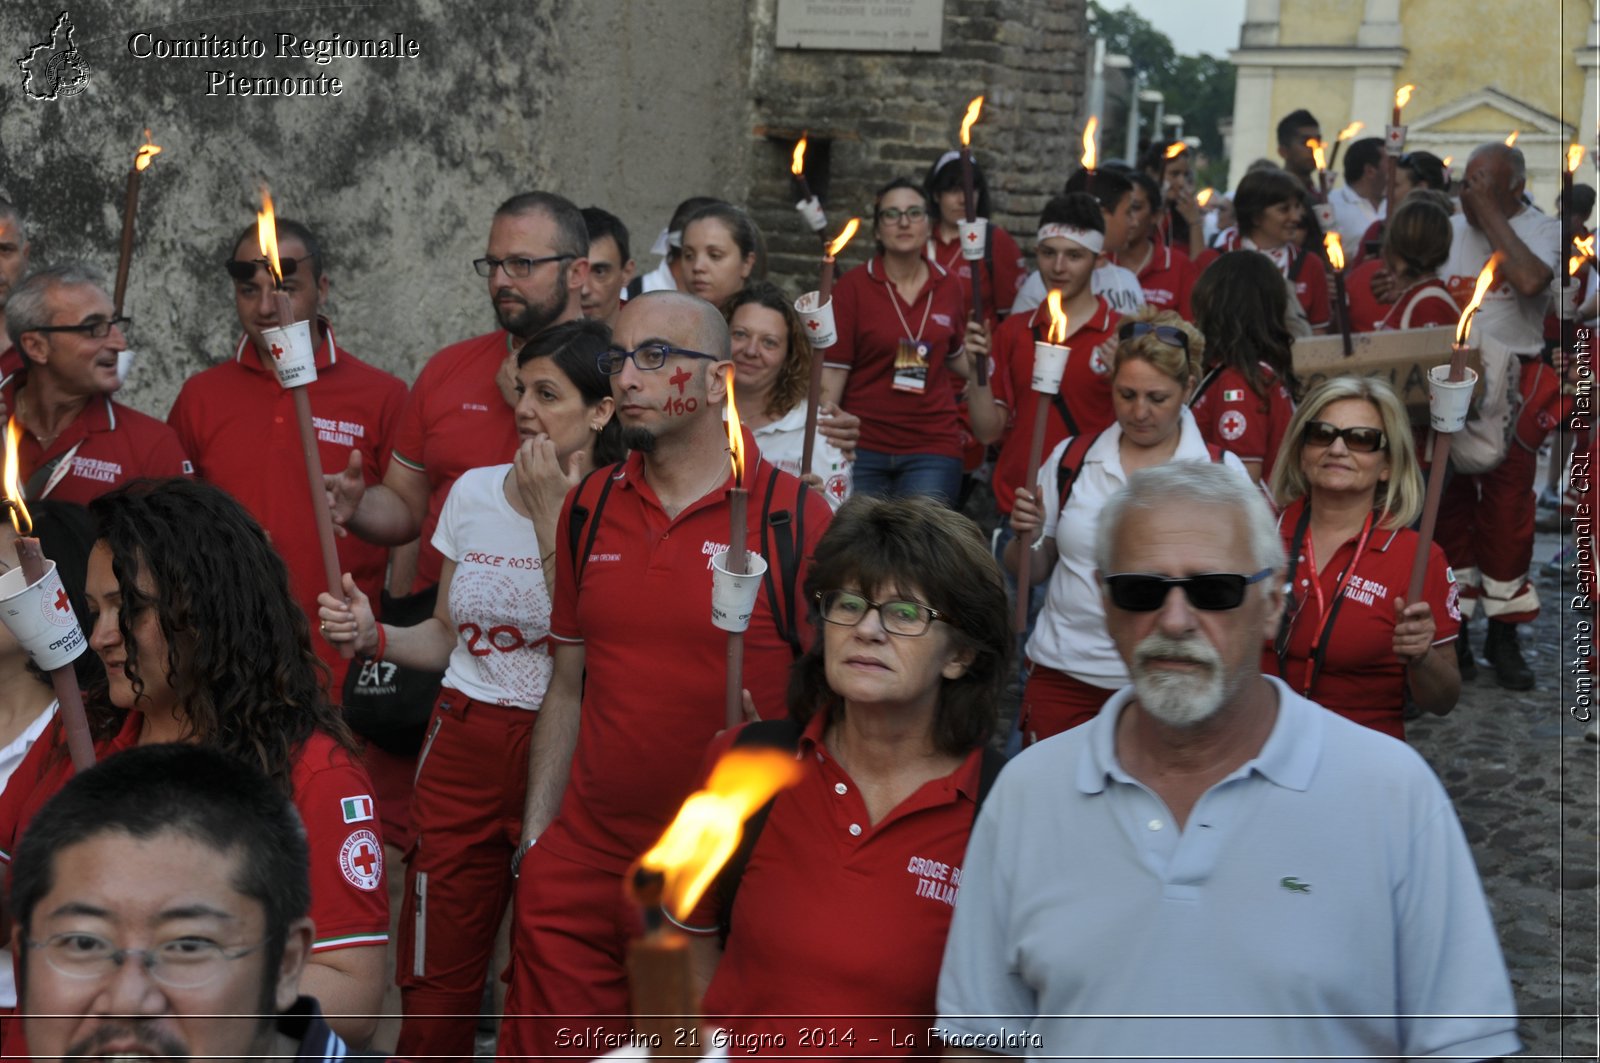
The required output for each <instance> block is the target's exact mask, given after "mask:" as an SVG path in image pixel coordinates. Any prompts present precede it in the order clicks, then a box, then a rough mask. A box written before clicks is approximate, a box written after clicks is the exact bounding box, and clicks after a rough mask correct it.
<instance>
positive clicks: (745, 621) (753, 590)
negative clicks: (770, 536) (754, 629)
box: [711, 550, 767, 633]
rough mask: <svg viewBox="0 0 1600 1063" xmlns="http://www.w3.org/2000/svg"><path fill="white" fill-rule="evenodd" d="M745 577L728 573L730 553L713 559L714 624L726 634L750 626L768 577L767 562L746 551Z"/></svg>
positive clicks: (759, 556) (757, 555)
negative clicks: (763, 584)
mask: <svg viewBox="0 0 1600 1063" xmlns="http://www.w3.org/2000/svg"><path fill="white" fill-rule="evenodd" d="M744 556H745V568H746V569H748V571H747V572H746V573H745V574H744V575H735V574H734V573H732V572H729V571H728V551H726V550H724V551H722V552H721V553H719V554H713V555H712V557H711V622H712V623H713V624H715V625H716V626H717V627H719V628H721V629H722V630H723V631H731V632H735V633H737V632H741V631H744V630H745V629H746V628H748V627H749V626H750V614H751V613H753V612H754V611H755V608H756V599H757V598H758V597H760V595H761V578H762V577H763V576H765V575H766V574H767V559H766V558H764V557H762V556H761V555H760V554H758V553H754V552H752V551H749V550H746V551H745V555H744Z"/></svg>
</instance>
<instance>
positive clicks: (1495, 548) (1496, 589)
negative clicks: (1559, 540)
mask: <svg viewBox="0 0 1600 1063" xmlns="http://www.w3.org/2000/svg"><path fill="white" fill-rule="evenodd" d="M1537 462H1538V455H1537V454H1536V453H1535V451H1533V450H1530V449H1529V448H1528V447H1526V446H1524V445H1523V444H1522V443H1521V442H1520V441H1519V440H1517V439H1513V440H1511V442H1510V443H1509V444H1507V446H1506V457H1505V460H1504V461H1502V462H1501V463H1500V464H1499V465H1497V466H1495V467H1494V468H1493V469H1490V470H1489V471H1488V472H1484V473H1477V474H1475V475H1457V476H1455V477H1453V478H1452V479H1451V480H1450V482H1449V483H1447V484H1446V485H1445V488H1444V496H1443V497H1442V498H1441V499H1440V501H1439V524H1438V528H1437V529H1436V530H1435V532H1434V538H1435V540H1436V541H1437V542H1438V544H1439V547H1440V549H1442V550H1443V551H1444V555H1445V557H1446V558H1447V559H1448V560H1449V562H1450V567H1451V568H1453V569H1455V573H1456V578H1457V579H1458V580H1460V582H1461V609H1462V618H1463V619H1466V618H1467V617H1469V616H1471V615H1472V610H1473V607H1474V605H1475V604H1481V605H1482V606H1483V612H1484V615H1486V616H1488V617H1489V618H1490V619H1491V620H1501V621H1505V622H1507V623H1515V624H1520V623H1526V622H1528V621H1530V620H1532V619H1533V618H1534V617H1536V616H1538V615H1539V594H1538V591H1536V590H1535V589H1534V586H1533V584H1532V583H1531V582H1530V581H1529V579H1528V567H1529V565H1530V564H1531V563H1532V561H1533V515H1534V494H1533V482H1534V478H1535V476H1536V472H1537V469H1536V466H1537ZM1480 582H1481V590H1480V588H1479V584H1480Z"/></svg>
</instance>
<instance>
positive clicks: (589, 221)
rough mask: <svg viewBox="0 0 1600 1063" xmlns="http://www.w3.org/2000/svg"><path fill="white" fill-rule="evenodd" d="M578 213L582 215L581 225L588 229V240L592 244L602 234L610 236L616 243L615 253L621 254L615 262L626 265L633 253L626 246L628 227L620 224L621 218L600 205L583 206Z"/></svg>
mask: <svg viewBox="0 0 1600 1063" xmlns="http://www.w3.org/2000/svg"><path fill="white" fill-rule="evenodd" d="M579 213H581V214H582V215H583V227H584V228H585V229H587V230H589V242H590V243H591V244H592V243H594V242H595V241H596V240H598V239H600V238H601V237H603V236H609V237H611V239H613V240H615V241H616V243H617V254H618V255H619V256H621V261H620V262H618V263H617V264H618V265H619V266H626V265H627V264H628V259H630V258H632V257H633V255H632V253H631V249H630V248H629V246H628V227H627V226H626V225H624V224H622V219H621V218H619V217H617V216H616V215H615V214H613V213H611V212H610V211H609V210H603V209H601V208H600V207H584V208H583V210H582V211H580V212H579Z"/></svg>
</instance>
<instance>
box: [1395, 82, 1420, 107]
mask: <svg viewBox="0 0 1600 1063" xmlns="http://www.w3.org/2000/svg"><path fill="white" fill-rule="evenodd" d="M1414 88H1416V86H1415V85H1401V86H1400V87H1399V88H1398V89H1396V90H1395V93H1394V105H1395V106H1396V107H1404V106H1405V105H1406V104H1408V103H1410V102H1411V90H1412V89H1414Z"/></svg>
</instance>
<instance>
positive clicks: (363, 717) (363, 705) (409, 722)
mask: <svg viewBox="0 0 1600 1063" xmlns="http://www.w3.org/2000/svg"><path fill="white" fill-rule="evenodd" d="M438 599H439V588H438V587H437V586H433V587H429V588H428V589H427V590H425V591H418V592H417V593H416V594H408V595H406V596H405V597H404V598H394V597H391V596H390V594H389V592H388V591H384V592H383V595H382V599H381V605H382V610H383V611H382V613H381V614H380V615H381V616H382V618H383V622H384V623H386V624H392V625H394V626H396V627H410V626H411V625H412V624H420V623H422V622H423V621H424V620H426V619H428V617H430V616H432V615H433V610H434V606H435V604H436V603H437V602H438ZM443 678H444V673H443V672H423V671H418V670H417V669H415V668H406V667H404V666H402V665H398V664H395V663H394V662H393V661H386V660H384V659H383V658H381V657H373V658H371V659H369V660H365V661H359V660H358V661H352V662H351V664H350V670H349V672H348V673H346V675H345V679H344V720H345V723H347V724H349V725H350V729H351V730H352V731H354V732H355V733H356V734H358V735H360V736H361V737H362V738H364V739H366V740H367V741H368V742H371V743H372V744H373V745H375V746H377V747H378V748H379V749H382V750H384V751H385V752H388V753H394V754H396V755H398V756H415V755H416V754H417V753H418V752H420V751H421V749H422V739H423V736H424V734H426V733H427V730H428V717H429V716H431V715H432V714H433V703H434V702H435V701H437V700H438V698H439V681H440V680H441V679H443Z"/></svg>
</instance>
